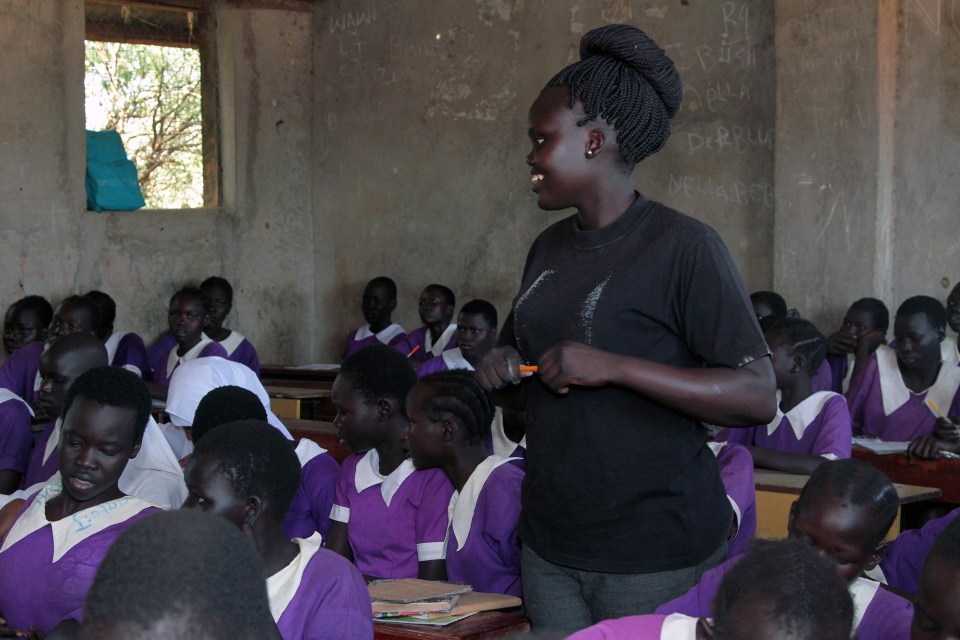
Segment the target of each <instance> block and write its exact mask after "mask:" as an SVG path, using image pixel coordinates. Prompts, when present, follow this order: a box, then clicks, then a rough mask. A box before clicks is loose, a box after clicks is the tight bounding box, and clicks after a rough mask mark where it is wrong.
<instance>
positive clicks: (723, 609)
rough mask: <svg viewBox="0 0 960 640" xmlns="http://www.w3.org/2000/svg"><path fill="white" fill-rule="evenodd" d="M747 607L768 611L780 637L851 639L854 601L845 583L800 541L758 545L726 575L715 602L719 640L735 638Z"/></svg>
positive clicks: (763, 541)
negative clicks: (721, 639)
mask: <svg viewBox="0 0 960 640" xmlns="http://www.w3.org/2000/svg"><path fill="white" fill-rule="evenodd" d="M743 607H752V608H757V609H759V610H762V611H764V612H769V614H770V615H771V618H772V620H771V621H772V622H773V623H774V625H775V626H776V628H777V629H778V630H779V631H780V634H778V637H789V638H792V639H795V640H847V639H848V638H849V637H850V633H851V631H852V628H853V600H852V598H851V597H850V592H849V591H848V589H847V586H846V585H845V584H844V583H843V579H842V578H840V576H839V575H838V574H837V572H836V570H835V569H834V568H833V567H831V566H830V565H828V564H827V563H826V562H825V561H824V560H823V559H822V558H821V557H820V556H819V555H817V552H816V551H814V550H813V548H812V547H811V546H810V545H808V544H807V543H805V542H803V541H801V540H777V541H772V540H757V541H755V542H754V543H753V545H752V546H751V548H750V551H748V552H747V554H746V555H745V556H744V557H743V559H742V560H741V561H740V562H738V563H737V564H736V565H735V566H734V567H733V568H732V569H730V572H729V573H727V575H726V576H724V578H723V581H722V582H721V583H720V587H719V589H718V590H717V595H716V597H715V598H714V601H713V614H714V616H713V622H714V632H715V634H716V637H717V638H726V637H731V636H733V635H736V634H734V633H733V631H732V630H734V629H737V628H742V627H743V625H744V622H743V620H742V619H738V618H737V617H736V616H737V612H738V609H739V612H740V613H741V615H742V612H743V611H744V609H743Z"/></svg>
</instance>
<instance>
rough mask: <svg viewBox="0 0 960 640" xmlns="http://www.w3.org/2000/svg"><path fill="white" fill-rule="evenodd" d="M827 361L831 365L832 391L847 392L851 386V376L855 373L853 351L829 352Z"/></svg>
mask: <svg viewBox="0 0 960 640" xmlns="http://www.w3.org/2000/svg"><path fill="white" fill-rule="evenodd" d="M825 362H826V363H827V365H828V366H829V367H830V379H831V381H832V384H831V385H830V391H833V392H834V393H846V392H847V389H849V388H850V377H851V376H852V374H853V363H854V356H853V354H852V353H844V354H838V355H834V354H832V353H828V354H827V357H826V360H825Z"/></svg>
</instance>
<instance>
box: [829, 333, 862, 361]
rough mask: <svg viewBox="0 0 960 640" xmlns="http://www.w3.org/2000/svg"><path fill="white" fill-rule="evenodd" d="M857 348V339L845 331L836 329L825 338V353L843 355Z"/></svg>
mask: <svg viewBox="0 0 960 640" xmlns="http://www.w3.org/2000/svg"><path fill="white" fill-rule="evenodd" d="M856 348H857V339H856V338H854V337H853V336H851V335H850V334H849V333H847V332H846V331H837V332H836V333H833V334H831V335H830V337H829V338H827V353H829V354H830V355H834V356H844V355H847V354H848V353H853V350H854V349H856Z"/></svg>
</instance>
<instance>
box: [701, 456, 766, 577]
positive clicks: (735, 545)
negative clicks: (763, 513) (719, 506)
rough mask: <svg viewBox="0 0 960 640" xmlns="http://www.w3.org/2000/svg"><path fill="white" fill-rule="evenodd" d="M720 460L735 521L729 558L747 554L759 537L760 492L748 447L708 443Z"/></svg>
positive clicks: (719, 468) (731, 527) (728, 549)
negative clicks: (757, 535)
mask: <svg viewBox="0 0 960 640" xmlns="http://www.w3.org/2000/svg"><path fill="white" fill-rule="evenodd" d="M707 446H708V447H710V450H711V451H713V455H715V456H716V457H717V469H718V470H719V471H720V480H722V481H723V487H724V489H726V491H727V500H729V501H730V506H731V507H733V521H732V522H731V524H730V535H729V537H728V538H727V545H728V546H727V558H732V557H734V556H738V555H740V554H742V553H744V552H746V550H747V547H748V546H749V545H750V541H751V540H753V539H754V536H756V534H757V490H756V483H755V481H754V474H753V457H752V456H751V455H750V451H748V450H747V448H746V447H744V446H742V445H739V444H733V443H729V442H708V443H707Z"/></svg>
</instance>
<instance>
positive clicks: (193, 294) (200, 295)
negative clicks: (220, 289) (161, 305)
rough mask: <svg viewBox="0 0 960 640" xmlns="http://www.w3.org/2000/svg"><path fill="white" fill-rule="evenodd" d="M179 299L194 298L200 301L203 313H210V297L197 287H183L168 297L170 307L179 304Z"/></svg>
mask: <svg viewBox="0 0 960 640" xmlns="http://www.w3.org/2000/svg"><path fill="white" fill-rule="evenodd" d="M181 298H196V299H197V300H199V301H200V305H201V306H202V307H203V312H204V313H210V296H208V295H207V294H206V293H204V292H203V289H201V288H199V287H183V288H181V289H180V290H178V291H177V292H176V293H174V294H173V295H172V296H170V305H169V306H170V307H173V306H175V305H177V304H179V302H180V299H181Z"/></svg>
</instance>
